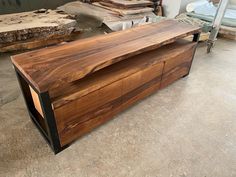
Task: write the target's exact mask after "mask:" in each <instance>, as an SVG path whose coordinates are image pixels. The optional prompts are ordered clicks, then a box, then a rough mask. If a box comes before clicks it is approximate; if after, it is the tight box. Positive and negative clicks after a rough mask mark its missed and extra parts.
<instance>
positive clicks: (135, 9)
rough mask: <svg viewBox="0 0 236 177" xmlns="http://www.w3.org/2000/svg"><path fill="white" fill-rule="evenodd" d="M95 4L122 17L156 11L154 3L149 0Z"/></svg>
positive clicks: (123, 0) (117, 0)
mask: <svg viewBox="0 0 236 177" xmlns="http://www.w3.org/2000/svg"><path fill="white" fill-rule="evenodd" d="M93 4H94V5H96V6H99V7H102V8H104V9H108V10H111V11H113V12H117V13H119V14H120V15H133V14H140V13H146V12H152V11H153V10H154V9H153V2H151V1H149V0H101V1H98V2H95V3H93Z"/></svg>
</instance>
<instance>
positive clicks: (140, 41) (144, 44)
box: [12, 20, 200, 92]
mask: <svg viewBox="0 0 236 177" xmlns="http://www.w3.org/2000/svg"><path fill="white" fill-rule="evenodd" d="M199 32H200V29H199V28H198V27H194V26H190V25H186V24H182V23H179V22H176V21H173V20H166V21H163V22H161V23H156V24H149V25H143V26H139V27H136V28H132V29H129V30H126V31H120V32H114V33H110V34H107V35H102V36H97V37H93V38H87V39H83V40H79V41H74V42H71V43H68V44H63V45H59V46H54V47H49V48H45V49H40V50H35V51H32V52H27V53H23V54H20V55H15V56H13V57H12V62H13V64H14V66H15V67H17V69H18V70H19V71H20V72H21V73H22V74H23V75H24V76H25V77H26V78H27V79H28V80H29V82H31V84H32V85H33V86H34V87H35V88H36V89H37V90H38V92H46V91H49V90H50V89H53V88H56V87H59V86H60V85H61V84H65V83H69V82H73V81H76V80H79V79H81V78H83V77H85V76H87V75H90V74H92V73H94V72H96V71H98V70H100V69H102V68H105V67H107V66H109V65H112V64H114V63H116V62H119V61H121V60H124V59H126V58H129V57H131V56H135V55H138V54H140V53H143V52H146V51H150V50H153V49H156V48H158V47H160V46H163V45H165V44H168V43H171V42H174V41H176V40H177V39H179V38H184V37H186V36H189V35H192V34H196V33H199Z"/></svg>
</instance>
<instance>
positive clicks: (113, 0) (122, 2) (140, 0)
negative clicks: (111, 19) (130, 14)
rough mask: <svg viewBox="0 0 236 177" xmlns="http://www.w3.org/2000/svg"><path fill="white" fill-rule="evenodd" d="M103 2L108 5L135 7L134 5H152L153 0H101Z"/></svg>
mask: <svg viewBox="0 0 236 177" xmlns="http://www.w3.org/2000/svg"><path fill="white" fill-rule="evenodd" d="M102 1H103V2H105V3H107V5H110V7H119V8H136V7H147V6H151V5H153V2H151V1H147V0H132V1H127V0H102Z"/></svg>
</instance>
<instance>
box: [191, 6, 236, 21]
mask: <svg viewBox="0 0 236 177" xmlns="http://www.w3.org/2000/svg"><path fill="white" fill-rule="evenodd" d="M217 8H218V7H217V6H214V4H213V3H212V2H211V3H209V2H208V3H206V4H203V5H199V6H198V7H196V8H195V10H194V12H195V13H196V14H199V15H207V16H215V15H216V12H217ZM224 18H229V19H236V10H233V9H227V10H226V12H225V16H224Z"/></svg>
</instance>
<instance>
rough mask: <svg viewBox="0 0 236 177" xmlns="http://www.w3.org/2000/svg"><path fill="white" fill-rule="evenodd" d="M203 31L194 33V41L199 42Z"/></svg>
mask: <svg viewBox="0 0 236 177" xmlns="http://www.w3.org/2000/svg"><path fill="white" fill-rule="evenodd" d="M200 35H201V33H196V34H194V35H193V42H198V41H199V38H200Z"/></svg>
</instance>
